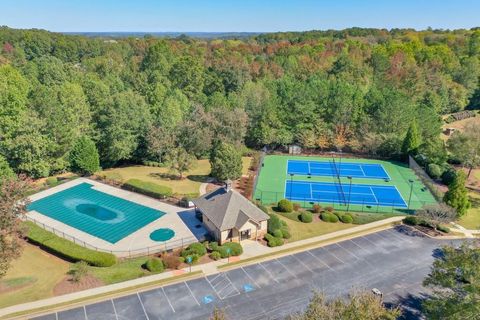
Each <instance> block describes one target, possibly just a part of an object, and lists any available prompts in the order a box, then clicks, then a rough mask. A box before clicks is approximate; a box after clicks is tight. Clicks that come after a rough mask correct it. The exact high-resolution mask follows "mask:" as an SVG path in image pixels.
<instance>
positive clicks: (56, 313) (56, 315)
mask: <svg viewBox="0 0 480 320" xmlns="http://www.w3.org/2000/svg"><path fill="white" fill-rule="evenodd" d="M112 303H113V301H112ZM114 308H115V307H114ZM115 317H116V318H117V320H118V317H117V313H115ZM55 319H56V320H58V312H55Z"/></svg>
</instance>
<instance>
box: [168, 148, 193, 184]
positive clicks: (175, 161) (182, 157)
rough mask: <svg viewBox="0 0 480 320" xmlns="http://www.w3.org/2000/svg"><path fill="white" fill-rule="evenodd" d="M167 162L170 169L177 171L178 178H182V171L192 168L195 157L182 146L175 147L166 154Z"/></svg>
mask: <svg viewBox="0 0 480 320" xmlns="http://www.w3.org/2000/svg"><path fill="white" fill-rule="evenodd" d="M167 162H168V164H169V167H170V170H171V171H172V172H174V173H177V174H178V175H179V178H180V179H183V173H184V172H186V171H188V170H190V169H192V168H193V166H194V164H195V157H194V156H192V155H190V154H189V153H188V152H187V151H186V150H185V149H183V148H175V149H172V150H171V151H170V152H169V154H168V155H167Z"/></svg>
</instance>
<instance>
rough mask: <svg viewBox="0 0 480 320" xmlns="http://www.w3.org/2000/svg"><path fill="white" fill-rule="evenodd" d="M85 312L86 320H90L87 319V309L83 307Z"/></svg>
mask: <svg viewBox="0 0 480 320" xmlns="http://www.w3.org/2000/svg"><path fill="white" fill-rule="evenodd" d="M83 312H84V313H85V320H88V317H87V308H85V306H83Z"/></svg>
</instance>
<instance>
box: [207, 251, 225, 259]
mask: <svg viewBox="0 0 480 320" xmlns="http://www.w3.org/2000/svg"><path fill="white" fill-rule="evenodd" d="M210 258H211V259H212V260H215V261H217V260H220V259H221V258H222V255H221V254H220V252H218V251H213V252H212V253H210Z"/></svg>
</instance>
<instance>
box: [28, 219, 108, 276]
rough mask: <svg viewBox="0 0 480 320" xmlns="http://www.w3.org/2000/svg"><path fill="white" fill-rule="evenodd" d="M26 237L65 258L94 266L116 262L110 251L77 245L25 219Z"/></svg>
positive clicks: (106, 265) (103, 265)
mask: <svg viewBox="0 0 480 320" xmlns="http://www.w3.org/2000/svg"><path fill="white" fill-rule="evenodd" d="M25 224H26V225H27V226H28V228H29V230H28V234H27V238H28V239H29V240H30V241H31V242H32V243H35V244H37V245H39V246H41V247H43V248H45V249H46V250H47V251H49V252H52V253H53V254H56V255H59V256H61V257H63V258H65V259H68V260H71V261H74V262H77V261H85V262H86V263H88V264H89V265H91V266H95V267H110V266H113V265H114V264H115V263H117V257H115V256H114V255H113V254H111V253H106V252H99V251H95V250H90V249H87V248H84V247H82V246H79V245H78V244H75V243H73V242H71V241H69V240H66V239H63V238H60V237H59V236H57V235H55V234H53V233H51V232H49V231H46V230H43V229H42V228H40V227H39V226H37V225H36V224H34V223H33V222H30V221H27V222H25Z"/></svg>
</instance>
